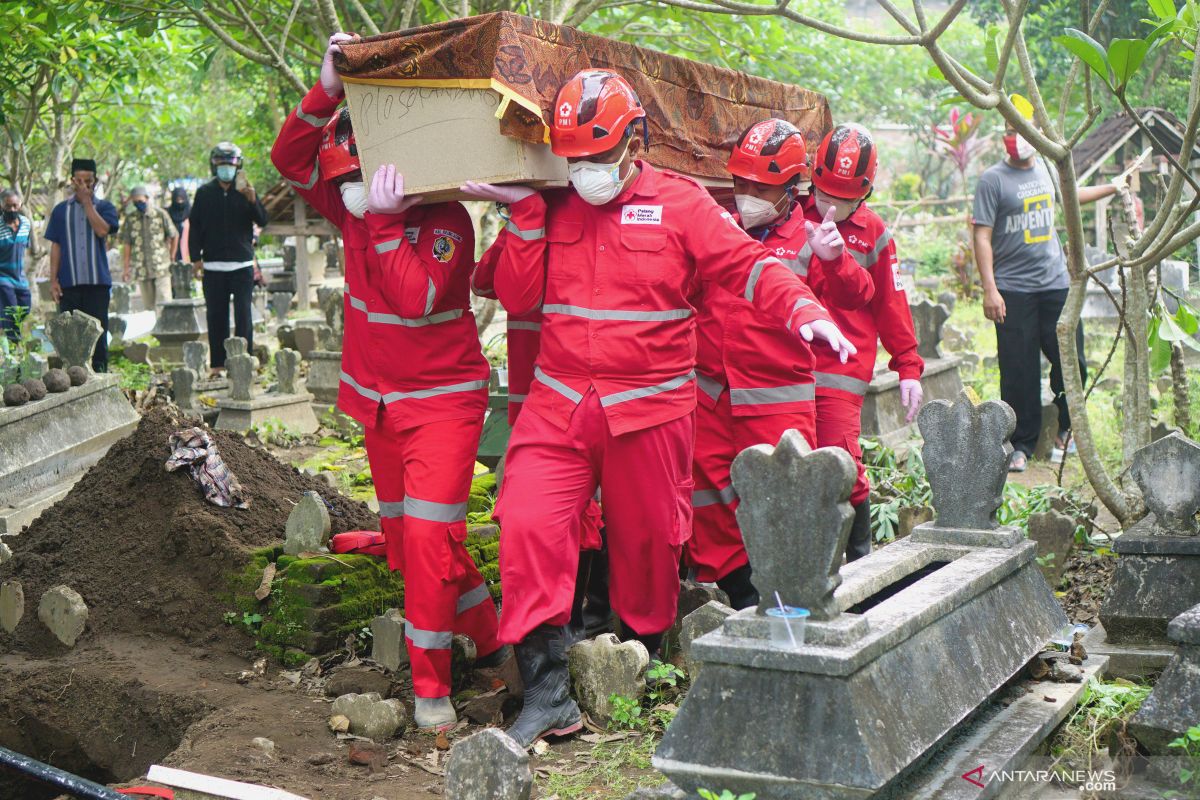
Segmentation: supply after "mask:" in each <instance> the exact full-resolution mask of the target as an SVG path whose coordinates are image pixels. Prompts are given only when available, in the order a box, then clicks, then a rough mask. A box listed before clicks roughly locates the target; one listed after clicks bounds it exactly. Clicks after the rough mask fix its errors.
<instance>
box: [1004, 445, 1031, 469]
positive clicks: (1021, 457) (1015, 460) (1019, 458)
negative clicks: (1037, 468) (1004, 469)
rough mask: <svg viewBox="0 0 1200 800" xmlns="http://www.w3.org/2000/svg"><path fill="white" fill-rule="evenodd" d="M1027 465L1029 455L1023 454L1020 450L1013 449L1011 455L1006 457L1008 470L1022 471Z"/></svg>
mask: <svg viewBox="0 0 1200 800" xmlns="http://www.w3.org/2000/svg"><path fill="white" fill-rule="evenodd" d="M1028 466H1029V456H1027V455H1025V453H1024V451H1022V450H1013V451H1012V455H1011V456H1009V457H1008V471H1009V472H1024V471H1025V468H1026V467H1028Z"/></svg>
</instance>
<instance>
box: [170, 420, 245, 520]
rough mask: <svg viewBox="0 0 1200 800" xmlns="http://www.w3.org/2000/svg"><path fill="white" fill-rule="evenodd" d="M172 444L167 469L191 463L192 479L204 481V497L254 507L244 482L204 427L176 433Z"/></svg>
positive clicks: (202, 486) (237, 505)
mask: <svg viewBox="0 0 1200 800" xmlns="http://www.w3.org/2000/svg"><path fill="white" fill-rule="evenodd" d="M168 444H170V445H171V457H170V458H168V459H167V464H166V466H167V472H174V471H175V470H177V469H179V468H180V467H187V468H188V470H189V471H190V472H191V475H192V480H194V481H196V483H198V484H200V488H201V489H203V490H204V498H205V499H206V500H208V501H209V502H210V503H213V504H215V505H218V506H224V507H229V506H233V507H235V508H249V507H250V503H249V501H247V500H246V499H245V497H244V496H243V494H242V485H241V484H240V483H238V479H237V476H235V475H234V474H233V473H232V472H230V471H229V467H228V466H226V465H225V460H224V459H222V458H221V454H220V453H219V452H218V451H217V443H216V442H214V441H213V440H212V437H211V436H209V435H208V434H207V433H205V432H204V431H203V430H201V429H200V428H186V429H184V430H181V431H176V432H175V433H172V434H171V436H170V439H169V440H168Z"/></svg>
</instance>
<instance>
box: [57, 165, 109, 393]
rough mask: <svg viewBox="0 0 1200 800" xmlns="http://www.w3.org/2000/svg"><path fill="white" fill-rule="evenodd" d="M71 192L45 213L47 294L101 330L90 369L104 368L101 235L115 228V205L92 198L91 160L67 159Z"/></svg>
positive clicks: (105, 292) (105, 283)
mask: <svg viewBox="0 0 1200 800" xmlns="http://www.w3.org/2000/svg"><path fill="white" fill-rule="evenodd" d="M71 191H72V194H71V197H69V198H67V199H66V200H64V201H62V202H61V203H59V204H58V205H56V206H55V207H54V209H53V210H52V211H51V212H50V221H49V222H48V223H47V225H46V238H47V239H48V240H49V241H50V242H51V246H50V293H51V295H52V296H53V297H54V299H55V301H56V302H57V303H58V310H59V311H82V312H83V313H85V314H88V315H89V316H92V317H95V318H96V319H97V320H98V321H99V322H100V325H101V326H102V327H103V329H104V334H103V335H101V337H100V340H99V341H98V342H96V349H95V351H94V352H93V353H92V369H94V370H95V371H96V372H105V371H106V370H107V369H108V335H107V334H108V299H109V292H110V291H111V289H112V277H111V276H110V275H109V271H108V251H107V243H106V239H107V237H108V235H109V234H113V233H116V232H117V209H116V206H114V205H113V204H112V203H110V202H108V201H107V200H103V199H100V198H97V197H96V196H95V191H96V162H95V161H93V160H92V159H90V158H76V159H73V160H72V161H71Z"/></svg>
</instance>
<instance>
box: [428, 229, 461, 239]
mask: <svg viewBox="0 0 1200 800" xmlns="http://www.w3.org/2000/svg"><path fill="white" fill-rule="evenodd" d="M433 235H434V236H449V237H450V238H451V239H453V240H454V241H456V242H461V241H462V237H461V236H459V235H458V234H457V233H455V232H454V231H449V230H446V229H445V228H434V229H433Z"/></svg>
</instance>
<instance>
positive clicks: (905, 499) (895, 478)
mask: <svg viewBox="0 0 1200 800" xmlns="http://www.w3.org/2000/svg"><path fill="white" fill-rule="evenodd" d="M859 446H860V447H861V448H862V451H863V466H864V467H866V470H867V479H868V480H869V481H870V482H871V489H872V501H871V529H872V531H874V536H875V541H877V542H885V541H891V540H893V539H895V538H896V532H897V530H898V529H899V526H900V509H902V508H906V507H909V508H920V507H922V506H927V505H929V501H930V492H929V481H928V479H927V478H926V477H925V462H924V460H923V459H922V458H921V452H920V451H919V450H918V449H917V448H915V447H913V448H910V449H909V451H908V454H907V455H906V456H904V457H903V459H901V458H898V457H897V456H896V452H895V451H894V450H892V449H891V448H890V447H888V446H887V445H885V444H883V442H881V441H879V440H878V439H859Z"/></svg>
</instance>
